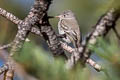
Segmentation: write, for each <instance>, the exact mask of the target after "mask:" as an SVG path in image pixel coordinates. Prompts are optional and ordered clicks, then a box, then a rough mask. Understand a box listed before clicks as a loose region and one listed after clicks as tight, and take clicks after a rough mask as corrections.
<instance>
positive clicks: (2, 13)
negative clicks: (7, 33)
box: [0, 8, 22, 24]
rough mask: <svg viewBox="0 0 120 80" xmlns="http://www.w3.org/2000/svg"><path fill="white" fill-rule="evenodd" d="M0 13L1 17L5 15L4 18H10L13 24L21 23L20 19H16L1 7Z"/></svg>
mask: <svg viewBox="0 0 120 80" xmlns="http://www.w3.org/2000/svg"><path fill="white" fill-rule="evenodd" d="M0 15H2V16H3V17H5V18H6V19H8V20H10V21H11V22H13V23H15V24H21V23H22V20H20V19H18V18H17V17H16V16H14V15H13V14H12V13H9V12H7V11H6V10H4V9H2V8H0Z"/></svg>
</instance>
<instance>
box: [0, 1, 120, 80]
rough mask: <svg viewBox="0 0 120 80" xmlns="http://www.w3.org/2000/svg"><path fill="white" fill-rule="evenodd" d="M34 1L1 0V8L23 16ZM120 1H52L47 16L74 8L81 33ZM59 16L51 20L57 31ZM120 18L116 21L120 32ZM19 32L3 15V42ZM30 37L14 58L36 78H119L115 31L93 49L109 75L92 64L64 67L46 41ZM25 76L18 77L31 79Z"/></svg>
mask: <svg viewBox="0 0 120 80" xmlns="http://www.w3.org/2000/svg"><path fill="white" fill-rule="evenodd" d="M33 2H34V0H0V7H1V8H3V9H5V10H7V11H8V12H11V13H13V14H14V15H15V16H17V17H18V18H20V19H24V18H25V17H26V15H27V14H28V12H29V10H30V8H31V6H32V5H33ZM119 3H120V1H119V0H53V2H52V4H51V6H50V9H49V11H48V15H52V16H56V15H58V14H60V13H61V12H62V11H64V10H68V9H70V10H72V11H73V12H74V13H75V14H76V17H77V19H78V22H79V24H80V29H81V32H82V35H83V36H85V35H86V34H87V33H88V32H90V31H91V29H92V28H93V26H94V25H95V24H96V23H97V21H98V19H99V18H100V16H101V15H102V14H104V13H105V12H106V11H108V10H109V9H110V7H116V6H115V5H117V6H119ZM57 22H58V19H50V23H51V25H52V26H53V28H54V29H55V31H56V33H57ZM119 25H120V21H118V22H117V26H116V27H117V30H118V32H119V28H120V27H119ZM16 32H17V25H15V24H13V23H11V22H10V21H8V20H6V19H5V18H3V17H2V16H0V45H4V44H7V43H10V42H11V41H12V40H13V39H14V37H15V35H16ZM29 39H30V40H31V41H30V42H28V43H25V45H24V48H23V49H22V52H21V54H16V56H15V59H16V61H17V62H19V63H20V64H21V65H22V66H23V68H24V69H25V72H27V73H26V74H30V75H31V76H34V77H36V78H37V79H38V80H48V79H49V80H109V79H111V80H120V77H119V75H120V59H119V58H120V50H119V48H120V47H119V44H120V42H119V40H118V39H117V38H116V36H115V34H114V33H113V31H110V33H109V34H108V35H107V37H106V38H105V39H104V40H103V39H102V40H100V41H99V44H98V45H99V47H98V48H94V51H95V53H94V54H93V55H92V58H93V59H94V60H96V61H97V62H98V63H99V64H100V65H102V66H104V67H105V68H106V71H107V73H108V74H106V73H104V72H96V71H95V70H94V69H93V68H91V67H90V66H89V65H87V67H86V68H85V69H82V68H80V66H78V67H77V69H75V70H72V71H66V70H65V69H64V62H63V61H62V60H61V59H60V60H54V58H53V57H52V55H51V52H50V51H49V49H48V47H47V44H46V43H45V42H44V40H43V39H42V38H41V37H39V36H36V35H34V34H30V35H29ZM23 76H25V75H24V74H23V75H21V76H20V75H17V74H16V77H15V80H34V79H32V78H30V79H28V78H26V77H23Z"/></svg>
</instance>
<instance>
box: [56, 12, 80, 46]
mask: <svg viewBox="0 0 120 80" xmlns="http://www.w3.org/2000/svg"><path fill="white" fill-rule="evenodd" d="M56 17H57V18H59V22H58V31H59V34H60V35H64V38H62V39H63V40H64V41H65V42H67V43H72V44H73V45H74V47H75V48H78V47H79V46H80V43H81V40H82V36H81V32H80V28H79V24H78V22H77V19H76V17H75V15H74V13H73V12H72V11H71V10H66V11H64V12H62V13H61V14H60V15H58V16H56Z"/></svg>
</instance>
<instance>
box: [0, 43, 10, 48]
mask: <svg viewBox="0 0 120 80" xmlns="http://www.w3.org/2000/svg"><path fill="white" fill-rule="evenodd" d="M11 46H12V43H10V44H6V45H3V46H1V47H0V49H6V48H9V47H11Z"/></svg>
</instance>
